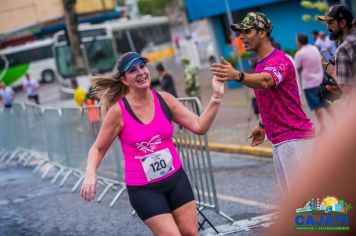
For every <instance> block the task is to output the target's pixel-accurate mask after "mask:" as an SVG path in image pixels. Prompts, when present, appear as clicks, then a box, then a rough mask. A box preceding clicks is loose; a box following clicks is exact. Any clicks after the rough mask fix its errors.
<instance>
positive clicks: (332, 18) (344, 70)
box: [318, 5, 356, 94]
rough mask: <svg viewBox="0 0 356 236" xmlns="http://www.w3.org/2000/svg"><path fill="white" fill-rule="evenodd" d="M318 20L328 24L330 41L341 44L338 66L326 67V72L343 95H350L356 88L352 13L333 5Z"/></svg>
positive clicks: (355, 36) (354, 31) (355, 42)
mask: <svg viewBox="0 0 356 236" xmlns="http://www.w3.org/2000/svg"><path fill="white" fill-rule="evenodd" d="M318 20H319V21H322V22H326V24H327V28H328V30H329V32H330V39H332V40H338V41H339V42H340V45H339V47H338V49H337V51H336V57H335V61H336V65H335V66H333V65H326V71H327V73H328V74H329V75H330V76H331V77H333V78H334V79H335V80H336V81H337V83H338V84H339V86H340V88H341V90H342V91H343V93H344V94H345V93H346V94H348V93H349V92H350V90H351V89H354V88H355V87H356V29H353V28H352V20H353V16H352V13H351V11H350V10H349V9H347V8H346V7H344V6H342V5H333V6H331V8H330V9H329V12H328V13H327V14H326V15H325V16H319V17H318Z"/></svg>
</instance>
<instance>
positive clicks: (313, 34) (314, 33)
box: [312, 30, 319, 45]
mask: <svg viewBox="0 0 356 236" xmlns="http://www.w3.org/2000/svg"><path fill="white" fill-rule="evenodd" d="M318 36H319V31H317V30H313V32H312V37H313V43H314V45H315V42H316V40H317V39H318Z"/></svg>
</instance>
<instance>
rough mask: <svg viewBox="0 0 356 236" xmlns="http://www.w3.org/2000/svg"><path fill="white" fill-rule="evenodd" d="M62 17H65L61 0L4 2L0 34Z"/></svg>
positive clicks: (1, 10) (0, 12)
mask: <svg viewBox="0 0 356 236" xmlns="http://www.w3.org/2000/svg"><path fill="white" fill-rule="evenodd" d="M48 9H50V11H49V10H48ZM61 16H63V10H62V1H61V0H21V1H20V0H18V1H11V0H10V1H5V0H3V1H1V8H0V33H4V32H8V31H14V30H17V29H21V28H24V27H28V26H32V25H34V24H36V23H40V22H43V21H46V20H50V19H55V18H58V17H61Z"/></svg>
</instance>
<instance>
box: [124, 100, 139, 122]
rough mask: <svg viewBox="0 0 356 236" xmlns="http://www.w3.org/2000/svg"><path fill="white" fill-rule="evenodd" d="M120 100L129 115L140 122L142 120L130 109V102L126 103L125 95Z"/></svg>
mask: <svg viewBox="0 0 356 236" xmlns="http://www.w3.org/2000/svg"><path fill="white" fill-rule="evenodd" d="M122 102H123V103H124V106H125V108H126V110H127V112H128V113H130V115H131V116H132V117H133V118H134V119H135V120H136V121H137V122H138V123H141V124H143V123H142V121H140V119H139V118H138V117H137V116H136V115H135V113H134V112H133V111H132V109H131V106H130V104H129V103H128V101H127V99H126V98H125V97H123V98H122Z"/></svg>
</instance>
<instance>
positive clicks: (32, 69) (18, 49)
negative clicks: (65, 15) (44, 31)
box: [0, 39, 56, 87]
mask: <svg viewBox="0 0 356 236" xmlns="http://www.w3.org/2000/svg"><path fill="white" fill-rule="evenodd" d="M52 44H53V40H52V39H45V40H38V41H34V42H28V43H26V44H24V45H18V46H15V47H8V48H5V49H3V50H1V51H0V54H1V55H3V56H5V57H6V59H7V63H8V68H7V69H6V73H5V72H4V74H3V78H2V79H3V80H4V81H5V83H6V84H8V85H11V86H13V87H16V86H21V85H22V79H23V76H24V75H25V74H29V75H30V76H31V77H32V78H34V79H36V80H37V81H43V82H52V81H53V80H54V79H55V78H56V67H55V61H54V58H53V55H52ZM0 73H1V71H0Z"/></svg>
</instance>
